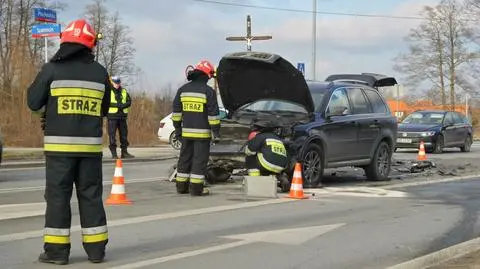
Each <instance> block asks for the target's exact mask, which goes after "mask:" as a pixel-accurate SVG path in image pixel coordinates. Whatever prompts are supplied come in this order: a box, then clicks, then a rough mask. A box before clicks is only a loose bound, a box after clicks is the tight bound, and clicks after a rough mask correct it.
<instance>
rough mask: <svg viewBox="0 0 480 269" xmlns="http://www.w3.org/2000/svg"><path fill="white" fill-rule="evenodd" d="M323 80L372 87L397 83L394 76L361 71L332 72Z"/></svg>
mask: <svg viewBox="0 0 480 269" xmlns="http://www.w3.org/2000/svg"><path fill="white" fill-rule="evenodd" d="M325 81H337V82H342V83H349V84H361V85H366V86H370V87H372V88H379V87H390V86H394V85H396V84H398V82H397V80H396V79H395V78H394V77H388V76H385V75H381V74H374V73H361V74H333V75H330V76H328V77H327V78H326V79H325Z"/></svg>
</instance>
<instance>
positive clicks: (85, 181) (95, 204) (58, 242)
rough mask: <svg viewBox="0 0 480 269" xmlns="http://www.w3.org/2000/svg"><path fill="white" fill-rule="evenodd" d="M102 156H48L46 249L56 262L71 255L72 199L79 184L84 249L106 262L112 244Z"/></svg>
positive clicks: (78, 193)
mask: <svg viewBox="0 0 480 269" xmlns="http://www.w3.org/2000/svg"><path fill="white" fill-rule="evenodd" d="M102 183H103V174H102V157H64V156H47V157H46V187H45V200H46V203H47V210H46V213H45V230H44V237H43V239H44V250H45V252H46V253H47V254H48V256H49V257H51V258H53V259H65V258H68V256H69V254H70V246H71V244H70V226H71V219H72V213H71V208H70V200H71V198H72V193H73V184H75V188H76V194H77V199H78V206H79V211H80V223H81V227H82V242H83V248H84V250H85V252H86V253H87V255H88V257H89V258H92V259H102V258H103V257H104V255H105V248H106V245H107V243H108V231H107V218H106V215H105V209H104V207H103V201H102V194H103V184H102Z"/></svg>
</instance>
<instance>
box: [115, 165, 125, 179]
mask: <svg viewBox="0 0 480 269" xmlns="http://www.w3.org/2000/svg"><path fill="white" fill-rule="evenodd" d="M113 176H114V177H123V169H122V168H121V167H115V174H114V175H113Z"/></svg>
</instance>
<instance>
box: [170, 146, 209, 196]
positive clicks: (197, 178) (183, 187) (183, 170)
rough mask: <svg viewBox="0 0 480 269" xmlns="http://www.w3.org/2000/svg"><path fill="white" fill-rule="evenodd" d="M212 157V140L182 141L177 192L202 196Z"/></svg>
mask: <svg viewBox="0 0 480 269" xmlns="http://www.w3.org/2000/svg"><path fill="white" fill-rule="evenodd" d="M209 157H210V140H193V139H185V138H183V139H182V148H181V149H180V156H179V157H178V164H177V178H176V185H177V192H178V193H181V194H183V193H188V192H189V190H190V194H191V195H193V196H200V195H202V193H203V188H204V183H205V173H206V170H207V165H208V159H209Z"/></svg>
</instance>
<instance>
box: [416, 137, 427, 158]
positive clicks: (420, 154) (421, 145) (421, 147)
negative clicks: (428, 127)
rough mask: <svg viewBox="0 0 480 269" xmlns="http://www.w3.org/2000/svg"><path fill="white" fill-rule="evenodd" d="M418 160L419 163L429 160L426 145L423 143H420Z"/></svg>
mask: <svg viewBox="0 0 480 269" xmlns="http://www.w3.org/2000/svg"><path fill="white" fill-rule="evenodd" d="M417 160H419V161H426V160H427V155H426V154H425V145H424V144H423V141H420V149H419V150H418V156H417Z"/></svg>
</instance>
